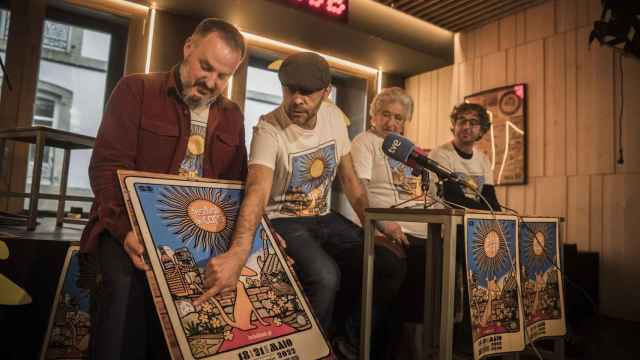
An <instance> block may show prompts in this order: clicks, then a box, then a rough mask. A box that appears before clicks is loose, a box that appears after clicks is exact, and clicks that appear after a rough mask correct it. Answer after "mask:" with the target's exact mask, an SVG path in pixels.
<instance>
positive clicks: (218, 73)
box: [81, 19, 250, 359]
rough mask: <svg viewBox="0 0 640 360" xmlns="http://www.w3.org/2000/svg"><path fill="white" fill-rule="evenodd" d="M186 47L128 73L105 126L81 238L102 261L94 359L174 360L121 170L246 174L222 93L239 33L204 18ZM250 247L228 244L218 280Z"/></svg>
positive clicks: (236, 128)
mask: <svg viewBox="0 0 640 360" xmlns="http://www.w3.org/2000/svg"><path fill="white" fill-rule="evenodd" d="M183 53H184V59H183V60H182V62H180V63H179V64H177V65H176V66H174V67H173V69H171V71H169V72H161V73H152V74H135V75H130V76H126V77H124V78H123V79H121V80H120V81H119V83H118V84H117V85H116V87H115V89H114V90H113V93H112V94H111V97H110V98H109V102H108V103H107V106H106V110H105V113H104V116H103V119H102V124H101V126H100V129H99V131H98V136H97V139H96V144H95V148H94V150H93V155H92V158H91V163H90V165H89V178H90V180H91V188H92V190H93V193H94V194H95V201H94V204H93V207H92V208H91V213H90V217H89V223H88V224H87V227H86V228H85V230H84V233H83V235H82V239H81V248H82V252H83V253H85V254H87V253H88V254H91V256H93V257H95V259H96V260H97V262H98V265H99V274H100V276H99V279H100V281H99V282H98V285H97V286H96V289H94V290H95V291H92V300H93V302H94V303H95V306H94V310H93V311H92V319H91V320H92V329H91V345H90V347H91V349H90V354H91V358H92V359H145V358H149V359H151V358H153V359H156V358H162V357H168V356H167V355H168V353H167V350H166V345H164V341H163V338H162V332H161V328H160V324H159V321H158V318H157V316H156V313H155V309H154V306H153V302H152V300H151V296H150V292H149V288H148V285H147V281H146V279H145V275H144V270H147V269H148V266H147V265H146V264H145V263H144V261H143V260H142V254H143V252H144V247H143V244H142V241H141V239H138V238H137V237H136V235H135V233H134V232H132V229H131V225H130V222H129V218H128V216H127V212H126V209H125V205H124V202H123V198H122V193H121V191H120V186H119V185H118V178H117V174H116V171H117V170H118V169H129V170H140V171H151V172H157V173H165V174H184V175H186V176H202V177H207V178H216V179H230V180H244V179H245V176H246V173H247V151H246V147H245V143H244V141H245V140H244V139H245V138H244V120H243V115H242V113H241V111H240V109H239V108H238V106H237V105H236V104H235V103H233V102H231V101H229V100H227V99H225V98H224V97H223V96H220V94H221V93H222V91H224V89H225V88H226V86H227V82H228V81H229V79H230V78H231V76H232V75H233V73H234V72H235V71H236V70H237V69H238V66H239V65H240V63H241V62H242V59H243V58H244V56H245V54H246V47H245V43H244V39H243V37H242V35H241V33H240V32H239V31H238V30H237V29H236V28H235V27H234V26H233V25H231V24H229V23H226V22H224V21H222V20H218V19H206V20H204V21H202V22H201V23H200V24H199V25H198V26H197V27H196V29H195V31H194V32H193V34H192V35H191V36H190V37H189V38H188V39H187V40H186V42H185V44H184V48H183ZM246 245H247V244H232V245H231V247H230V249H229V255H228V256H226V257H222V258H221V259H220V260H219V261H218V263H220V264H221V271H220V274H219V276H220V277H224V276H227V273H226V272H225V271H224V269H235V267H236V264H235V263H237V262H238V261H239V260H237V259H242V257H241V256H233V255H234V253H243V252H245V251H246V249H245V247H246ZM249 246H250V244H249ZM225 259H226V260H227V261H226V262H225ZM228 263H232V265H231V266H229V265H226V264H228ZM225 265H226V266H225ZM231 271H235V270H231ZM227 272H228V271H227Z"/></svg>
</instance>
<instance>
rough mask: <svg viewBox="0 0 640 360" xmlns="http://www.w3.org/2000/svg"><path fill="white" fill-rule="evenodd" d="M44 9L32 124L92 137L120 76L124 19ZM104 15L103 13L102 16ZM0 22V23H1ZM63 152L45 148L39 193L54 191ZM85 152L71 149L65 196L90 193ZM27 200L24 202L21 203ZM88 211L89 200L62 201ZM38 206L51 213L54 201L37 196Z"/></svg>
mask: <svg viewBox="0 0 640 360" xmlns="http://www.w3.org/2000/svg"><path fill="white" fill-rule="evenodd" d="M67 11H68V10H65V11H61V10H59V9H56V8H49V9H47V19H46V20H45V23H44V28H43V35H42V43H41V55H40V65H39V73H38V83H37V88H36V101H35V104H34V111H33V113H34V116H33V125H44V126H50V127H52V128H56V129H60V130H64V131H68V132H72V133H76V134H82V135H89V136H96V134H97V132H98V127H99V126H100V122H101V120H102V112H103V110H104V105H105V102H106V97H107V96H108V94H109V93H110V91H111V89H112V87H113V85H114V84H115V82H116V81H117V79H119V78H120V77H121V76H122V71H123V68H124V66H123V62H124V48H125V43H124V41H125V40H126V32H127V27H126V22H124V23H119V22H118V23H114V21H115V20H113V19H110V20H104V19H103V18H101V17H100V14H93V15H95V16H87V15H86V14H85V13H83V14H82V16H77V15H74V13H69V12H67ZM103 15H104V14H103ZM0 25H2V24H1V23H0ZM33 149H34V146H33V145H32V146H31V147H30V150H29V166H28V171H27V179H26V186H27V188H29V187H30V186H31V182H32V179H31V175H32V169H33V161H34V150H33ZM63 158H64V150H62V149H57V148H45V154H44V157H43V166H42V178H41V186H40V192H43V193H53V194H57V193H58V192H59V190H60V189H59V188H60V178H61V175H62V162H63ZM90 158H91V151H90V150H73V151H72V152H71V161H70V164H71V165H70V167H69V178H68V185H67V194H69V195H80V196H93V194H92V192H91V187H90V184H89V176H88V173H87V169H88V168H89V161H90ZM26 206H28V200H26V201H25V207H26ZM70 206H74V207H77V206H79V207H82V208H83V210H84V211H88V210H89V206H90V203H85V202H66V207H67V209H69V207H70ZM38 207H39V210H44V211H55V210H56V209H57V201H54V200H41V201H40V202H39V204H38Z"/></svg>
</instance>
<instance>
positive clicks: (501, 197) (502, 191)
mask: <svg viewBox="0 0 640 360" xmlns="http://www.w3.org/2000/svg"><path fill="white" fill-rule="evenodd" d="M496 198H497V199H498V203H500V205H506V204H507V187H506V186H497V187H496ZM509 207H510V206H509Z"/></svg>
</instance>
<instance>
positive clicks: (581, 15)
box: [576, 0, 591, 28]
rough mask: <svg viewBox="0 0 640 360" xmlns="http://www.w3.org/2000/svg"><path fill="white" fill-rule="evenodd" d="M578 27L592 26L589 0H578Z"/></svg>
mask: <svg viewBox="0 0 640 360" xmlns="http://www.w3.org/2000/svg"><path fill="white" fill-rule="evenodd" d="M576 1H577V3H578V4H577V6H576V27H577V28H581V27H583V26H590V25H591V24H590V23H589V6H588V4H587V1H589V0H576Z"/></svg>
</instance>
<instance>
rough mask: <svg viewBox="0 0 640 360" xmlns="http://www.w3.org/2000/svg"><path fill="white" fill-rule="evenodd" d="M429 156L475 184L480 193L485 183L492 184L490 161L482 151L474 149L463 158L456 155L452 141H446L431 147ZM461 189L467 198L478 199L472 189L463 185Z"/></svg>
mask: <svg viewBox="0 0 640 360" xmlns="http://www.w3.org/2000/svg"><path fill="white" fill-rule="evenodd" d="M429 158H431V159H433V160H435V161H437V162H438V163H440V165H442V166H444V167H446V168H448V169H450V170H451V171H453V172H454V173H455V174H456V175H458V176H460V177H461V178H462V179H464V180H466V181H469V182H471V183H473V184H475V185H476V186H477V188H478V192H479V193H482V187H483V186H484V185H485V184H487V185H493V171H492V170H491V162H490V161H489V158H487V156H486V155H485V154H484V153H483V152H482V151H479V150H477V149H476V150H474V151H473V155H472V156H471V158H470V159H465V158H463V157H461V156H460V155H458V153H457V152H456V149H455V148H454V147H453V143H451V142H447V143H445V144H442V145H440V146H438V147H437V148H435V149H433V150H432V151H431V152H430V153H429ZM431 177H432V178H433V179H437V176H436V175H435V174H432V176H431ZM432 188H435V186H432ZM463 191H464V194H465V196H467V197H468V198H470V199H473V200H478V199H477V196H476V194H475V193H474V192H473V191H472V190H470V189H468V188H466V187H464V188H463Z"/></svg>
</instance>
